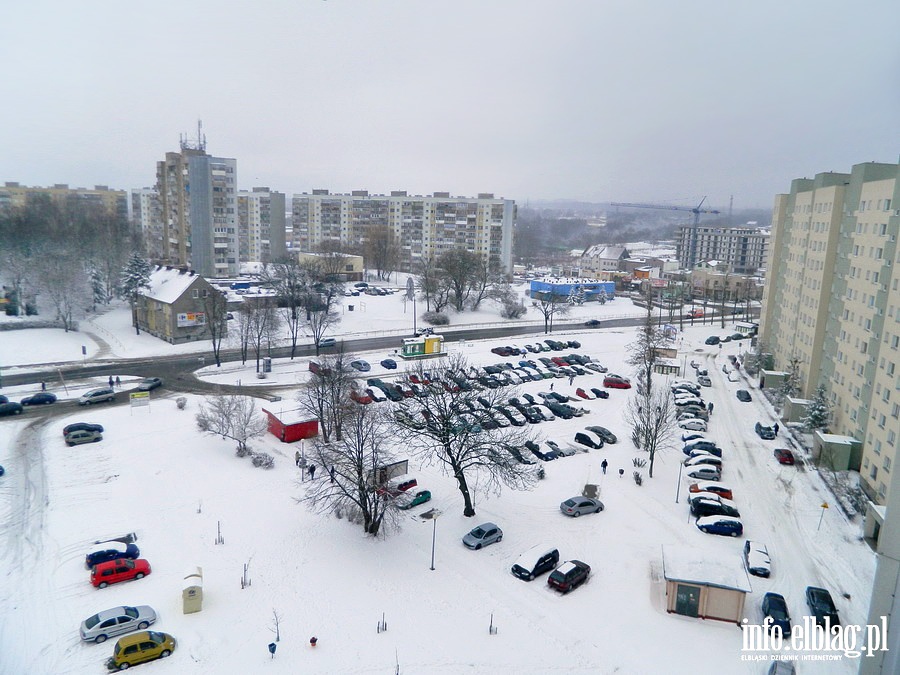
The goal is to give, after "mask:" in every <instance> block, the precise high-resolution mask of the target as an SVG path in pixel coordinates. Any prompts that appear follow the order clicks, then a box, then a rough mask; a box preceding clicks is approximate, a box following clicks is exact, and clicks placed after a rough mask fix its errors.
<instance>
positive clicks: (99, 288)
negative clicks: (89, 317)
mask: <svg viewBox="0 0 900 675" xmlns="http://www.w3.org/2000/svg"><path fill="white" fill-rule="evenodd" d="M88 275H89V276H90V279H91V295H92V299H93V306H94V307H95V308H96V306H97V305H106V304H108V303H109V296H108V295H107V293H106V282H105V280H104V278H103V272H101V271H100V268H98V267H97V265H95V264H94V262H93V261H91V263H90V268H89V269H88Z"/></svg>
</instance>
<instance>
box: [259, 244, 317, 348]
mask: <svg viewBox="0 0 900 675" xmlns="http://www.w3.org/2000/svg"><path fill="white" fill-rule="evenodd" d="M261 277H262V280H263V283H264V284H265V285H267V286H270V287H271V288H273V289H275V292H276V293H277V294H278V306H279V308H280V313H281V318H282V320H283V322H284V325H285V326H286V327H287V330H288V334H289V335H290V339H291V359H293V358H294V355H295V354H296V352H297V341H298V339H299V337H300V335H301V325H302V318H303V305H304V300H305V299H306V298H307V295H308V294H307V287H308V285H309V283H308V277H307V274H306V272H305V270H304V269H303V267H302V266H301V265H300V263H299V261H297V260H296V259H294V258H285V259H284V260H280V261H277V262H275V263H272V264H271V265H266V266H264V267H263V271H262V274H261Z"/></svg>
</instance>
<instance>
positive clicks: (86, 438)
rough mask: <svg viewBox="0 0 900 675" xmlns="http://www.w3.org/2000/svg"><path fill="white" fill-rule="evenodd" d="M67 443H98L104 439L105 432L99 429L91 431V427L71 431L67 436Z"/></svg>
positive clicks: (71, 444)
mask: <svg viewBox="0 0 900 675" xmlns="http://www.w3.org/2000/svg"><path fill="white" fill-rule="evenodd" d="M65 440H66V445H68V446H69V447H71V446H73V445H81V444H82V443H97V442H99V441H102V440H103V434H101V433H100V432H99V431H91V430H89V429H79V430H77V431H70V432H69V433H67V434H66V436H65Z"/></svg>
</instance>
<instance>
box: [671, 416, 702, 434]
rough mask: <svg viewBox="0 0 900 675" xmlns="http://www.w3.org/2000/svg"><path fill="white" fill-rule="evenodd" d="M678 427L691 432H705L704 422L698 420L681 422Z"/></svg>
mask: <svg viewBox="0 0 900 675" xmlns="http://www.w3.org/2000/svg"><path fill="white" fill-rule="evenodd" d="M678 426H679V427H681V428H682V429H690V430H691V431H706V422H705V421H704V420H701V419H699V418H693V419H686V420H681V421H680V422H679V423H678Z"/></svg>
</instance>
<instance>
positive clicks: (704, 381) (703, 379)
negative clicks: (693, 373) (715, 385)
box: [697, 375, 712, 387]
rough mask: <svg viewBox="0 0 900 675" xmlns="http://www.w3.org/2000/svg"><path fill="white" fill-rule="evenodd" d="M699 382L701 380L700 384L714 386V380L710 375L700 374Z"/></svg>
mask: <svg viewBox="0 0 900 675" xmlns="http://www.w3.org/2000/svg"><path fill="white" fill-rule="evenodd" d="M697 382H699V383H700V385H701V386H703V387H711V386H712V380H710V379H709V377H707V376H706V375H700V376H698V377H697Z"/></svg>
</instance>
